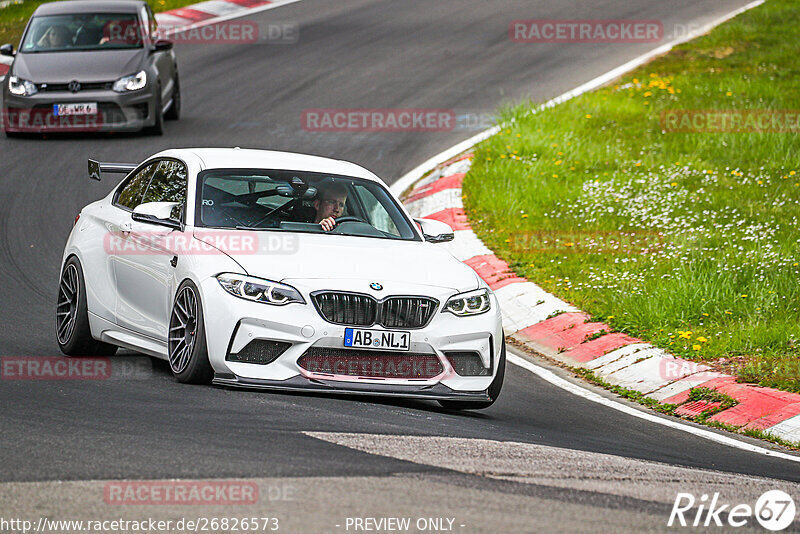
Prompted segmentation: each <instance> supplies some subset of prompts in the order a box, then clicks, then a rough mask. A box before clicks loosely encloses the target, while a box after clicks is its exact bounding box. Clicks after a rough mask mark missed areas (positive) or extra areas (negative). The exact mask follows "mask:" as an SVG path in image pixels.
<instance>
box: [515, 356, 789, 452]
mask: <svg viewBox="0 0 800 534" xmlns="http://www.w3.org/2000/svg"><path fill="white" fill-rule="evenodd" d="M510 350H511V349H509V353H508V354H507V356H506V358H507V361H508V362H509V363H513V364H514V365H517V366H519V367H522V368H523V369H525V370H526V371H530V372H531V373H533V374H535V375H536V376H538V377H539V378H541V379H542V380H545V381H546V382H549V383H550V384H553V385H554V386H556V387H559V388H561V389H563V390H564V391H568V392H569V393H572V394H573V395H577V396H578V397H582V398H584V399H586V400H589V401H592V402H596V403H597V404H602V405H603V406H607V407H609V408H611V409H614V410H617V411H619V412H622V413H625V414H628V415H632V416H633V417H638V418H639V419H644V420H645V421H648V422H650V423H655V424H658V425H662V426H666V427H669V428H673V429H675V430H680V431H681V432H687V433H689V434H692V435H695V436H698V437H700V438H704V439H708V440H710V441H715V442H717V443H720V444H722V445H727V446H729V447H733V448H735V449H741V450H743V451H748V452H754V453H757V454H763V455H764V456H769V457H772V458H781V459H783V460H789V461H791V462H797V463H800V456H793V455H791V454H786V453H783V452H779V451H771V450H769V449H765V448H763V447H759V446H757V445H753V444H750V443H746V442H744V441H740V440H738V439H736V438H732V437H729V436H726V435H724V434H718V433H716V432H712V431H710V430H705V429H704V428H699V427H695V426H690V425H687V424H684V423H680V422H678V421H677V420H673V419H668V418H666V417H660V416H658V415H655V414H653V413H650V412H649V411H643V410H640V409H637V408H634V407H632V406H628V405H627V404H623V403H621V402H618V401H615V400H612V399H608V398H606V397H603V396H602V395H598V394H597V393H595V392H594V391H589V390H588V389H586V388H584V387H582V386H579V385H577V384H574V383H572V382H570V381H569V380H565V379H563V378H561V377H560V376H558V375H556V374H555V373H554V372H552V371H550V370H549V369H545V368H544V367H540V366H538V365H536V364H535V363H533V362H531V361H530V360H528V359H526V358H523V357H522V356H518V355H517V354H511V353H510Z"/></svg>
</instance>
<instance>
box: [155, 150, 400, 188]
mask: <svg viewBox="0 0 800 534" xmlns="http://www.w3.org/2000/svg"><path fill="white" fill-rule="evenodd" d="M153 157H175V158H179V159H187V157H193V158H196V159H197V160H198V163H199V165H200V168H201V170H206V169H279V170H294V171H306V172H319V173H325V174H337V175H343V176H352V177H354V178H363V179H365V180H371V181H374V182H380V183H383V181H382V180H381V179H380V178H378V177H377V176H375V175H374V174H373V173H371V172H370V171H368V170H367V169H365V168H363V167H361V166H359V165H356V164H355V163H350V162H349V161H342V160H338V159H332V158H324V157H321V156H311V155H308V154H298V153H295V152H278V151H275V150H257V149H246V148H183V149H172V150H165V151H164V152H160V153H158V154H156V155H155V156H153ZM384 185H385V184H384Z"/></svg>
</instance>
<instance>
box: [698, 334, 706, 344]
mask: <svg viewBox="0 0 800 534" xmlns="http://www.w3.org/2000/svg"><path fill="white" fill-rule="evenodd" d="M697 341H699V342H700V343H708V340H707V339H706V338H704V337H703V336H700V337H698V338H697Z"/></svg>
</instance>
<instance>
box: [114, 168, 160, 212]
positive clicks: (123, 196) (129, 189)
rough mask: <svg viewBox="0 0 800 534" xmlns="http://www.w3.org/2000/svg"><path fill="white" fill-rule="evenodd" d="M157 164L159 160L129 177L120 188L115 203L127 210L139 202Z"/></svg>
mask: <svg viewBox="0 0 800 534" xmlns="http://www.w3.org/2000/svg"><path fill="white" fill-rule="evenodd" d="M159 165H160V162H156V163H152V164H150V165H148V166H147V167H145V168H144V169H142V170H141V171H139V172H138V173H136V175H134V176H133V178H131V179H129V180H128V181H127V182H126V183H125V185H123V186H122V189H120V192H119V195H118V196H117V202H116V204H117V205H118V206H120V207H122V208H127V209H129V210H132V209H133V208H135V207H136V206H138V205H139V204H141V203H142V197H143V196H144V192H145V190H146V189H147V184H149V183H150V177H151V176H153V173H154V172H155V170H156V168H157V167H158V166H159Z"/></svg>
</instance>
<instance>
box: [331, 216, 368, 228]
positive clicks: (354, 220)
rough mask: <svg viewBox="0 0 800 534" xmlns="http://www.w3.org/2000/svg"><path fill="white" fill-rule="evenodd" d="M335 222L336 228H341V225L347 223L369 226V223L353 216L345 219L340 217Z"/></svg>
mask: <svg viewBox="0 0 800 534" xmlns="http://www.w3.org/2000/svg"><path fill="white" fill-rule="evenodd" d="M335 220H336V226H339V225H340V224H341V223H346V222H360V223H364V224H369V223H368V222H367V221H365V220H364V219H362V218H361V217H355V216H353V215H346V216H344V217H339V218H338V219H335ZM370 226H372V225H371V224H370Z"/></svg>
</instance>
